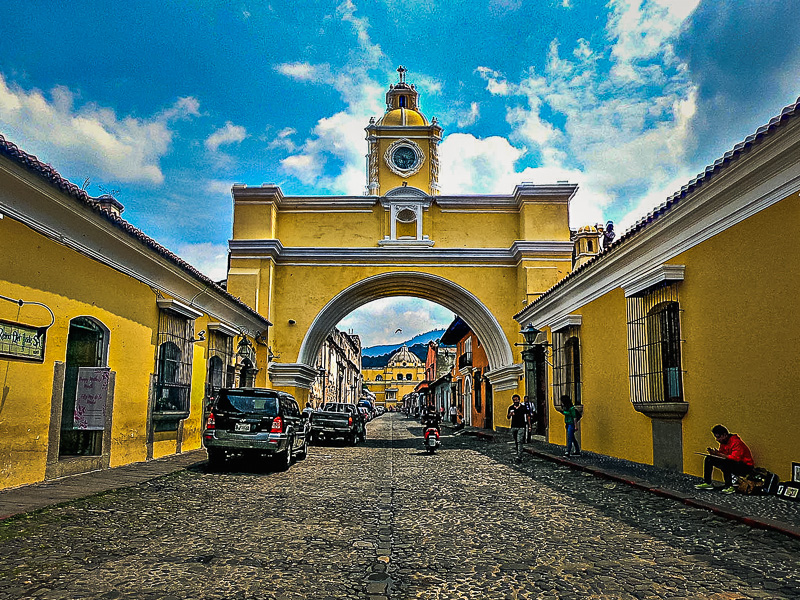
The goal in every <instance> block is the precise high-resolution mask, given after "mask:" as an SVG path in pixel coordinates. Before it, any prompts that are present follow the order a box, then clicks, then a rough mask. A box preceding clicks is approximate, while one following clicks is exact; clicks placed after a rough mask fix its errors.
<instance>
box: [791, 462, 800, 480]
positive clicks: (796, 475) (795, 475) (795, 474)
mask: <svg viewBox="0 0 800 600" xmlns="http://www.w3.org/2000/svg"><path fill="white" fill-rule="evenodd" d="M792 481H793V482H794V483H800V463H796V462H793V463H792Z"/></svg>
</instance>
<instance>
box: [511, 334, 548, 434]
mask: <svg viewBox="0 0 800 600" xmlns="http://www.w3.org/2000/svg"><path fill="white" fill-rule="evenodd" d="M519 333H520V335H522V339H523V340H525V343H524V344H514V345H515V346H523V347H524V348H525V349H524V350H523V351H522V361H523V362H524V363H525V395H526V396H527V397H528V398H529V399H531V400H532V401H533V403H534V405H535V406H536V415H537V418H536V422H535V423H534V425H533V427H534V429H535V433H536V434H537V435H541V434H544V402H545V399H544V392H543V389H542V385H543V381H544V364H545V362H547V347H548V346H549V345H550V344H548V343H547V336H546V335H545V334H544V332H543V331H541V330H539V329H536V327H534V326H533V323H528V325H527V326H526V327H523V328H522V330H521V331H520V332H519ZM531 433H533V432H531Z"/></svg>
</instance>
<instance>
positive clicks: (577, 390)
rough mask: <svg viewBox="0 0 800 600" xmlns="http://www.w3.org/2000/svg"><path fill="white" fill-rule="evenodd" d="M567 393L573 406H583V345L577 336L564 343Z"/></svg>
mask: <svg viewBox="0 0 800 600" xmlns="http://www.w3.org/2000/svg"><path fill="white" fill-rule="evenodd" d="M564 355H565V358H566V363H565V365H564V375H565V381H564V384H565V386H566V392H567V394H568V395H569V397H570V398H572V403H573V404H581V345H580V341H579V339H578V337H577V336H573V337H571V338H569V339H568V340H567V341H566V342H565V343H564Z"/></svg>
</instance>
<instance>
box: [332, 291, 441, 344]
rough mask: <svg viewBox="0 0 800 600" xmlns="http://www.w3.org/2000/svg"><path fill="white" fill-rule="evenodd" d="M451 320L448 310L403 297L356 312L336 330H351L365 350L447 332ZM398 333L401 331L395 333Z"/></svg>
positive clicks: (359, 309)
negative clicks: (443, 331)
mask: <svg viewBox="0 0 800 600" xmlns="http://www.w3.org/2000/svg"><path fill="white" fill-rule="evenodd" d="M452 320H453V313H452V312H451V311H449V310H448V309H446V308H444V307H442V306H439V305H438V304H434V303H433V302H429V301H427V300H421V299H418V298H409V297H405V296H400V297H394V298H381V299H379V300H374V301H372V302H369V303H368V304H365V305H364V306H361V307H360V308H357V309H356V310H354V311H353V312H351V313H350V314H349V315H347V316H346V317H345V318H344V319H342V321H340V322H339V324H338V325H337V327H338V328H339V329H340V330H343V331H348V330H351V329H352V330H353V331H355V332H356V333H357V334H358V335H359V336H360V337H361V344H362V346H364V347H369V346H377V345H379V344H396V343H399V342H403V341H406V340H409V339H411V338H412V337H414V336H415V335H418V334H420V333H425V332H427V331H432V330H434V329H442V328H446V327H447V326H448V325H449V324H450V322H451V321H452ZM398 329H402V331H401V332H399V333H397V332H396V331H397V330H398Z"/></svg>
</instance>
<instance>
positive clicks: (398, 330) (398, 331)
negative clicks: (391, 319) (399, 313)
mask: <svg viewBox="0 0 800 600" xmlns="http://www.w3.org/2000/svg"><path fill="white" fill-rule="evenodd" d="M402 331H403V330H402V329H395V330H394V332H395V333H400V332H402Z"/></svg>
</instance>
